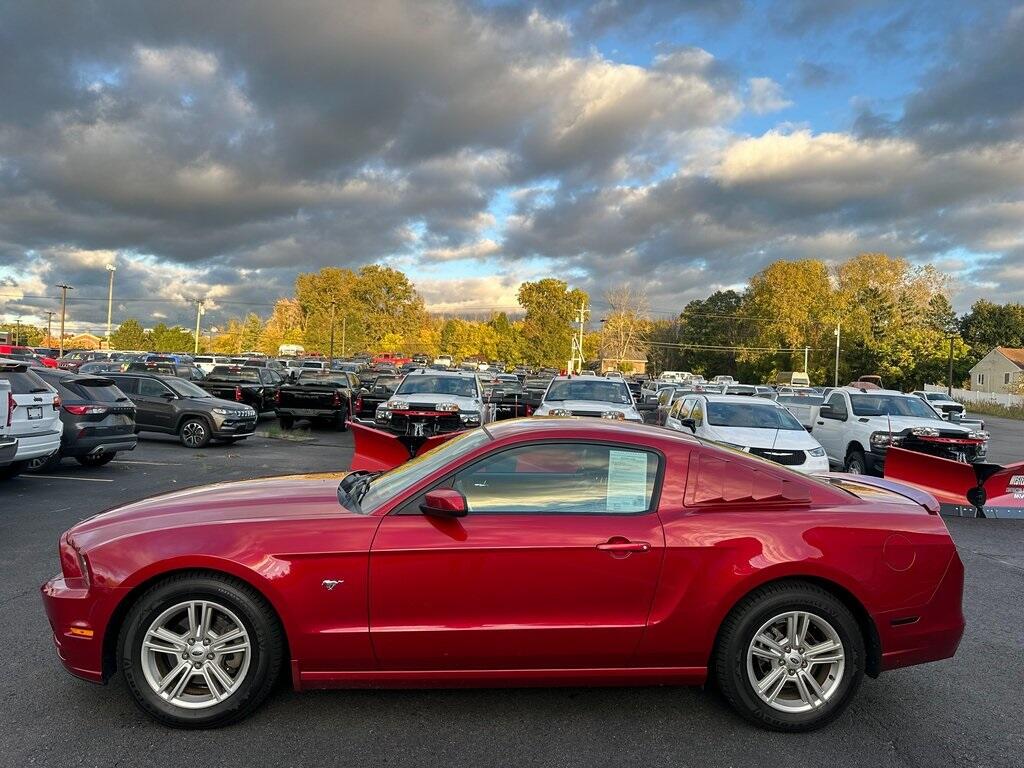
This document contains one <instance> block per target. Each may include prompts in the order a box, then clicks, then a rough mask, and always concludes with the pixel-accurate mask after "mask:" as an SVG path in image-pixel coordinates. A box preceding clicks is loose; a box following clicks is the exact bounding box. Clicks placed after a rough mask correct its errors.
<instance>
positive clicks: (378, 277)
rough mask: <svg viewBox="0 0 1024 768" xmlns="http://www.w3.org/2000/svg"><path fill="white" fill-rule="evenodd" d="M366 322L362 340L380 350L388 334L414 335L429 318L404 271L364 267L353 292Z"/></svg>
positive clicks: (354, 300)
mask: <svg viewBox="0 0 1024 768" xmlns="http://www.w3.org/2000/svg"><path fill="white" fill-rule="evenodd" d="M351 297H352V306H353V307H354V308H355V309H356V310H357V311H358V312H359V315H360V317H361V319H362V325H363V336H364V339H363V343H364V344H365V345H367V346H368V347H369V348H370V349H378V348H379V347H380V343H381V341H382V340H383V339H384V338H385V337H386V336H389V335H392V336H394V335H397V336H402V337H405V336H407V335H413V334H414V333H415V332H416V331H417V330H418V329H419V328H420V326H421V325H422V324H423V322H424V321H425V320H426V311H425V309H424V306H423V299H422V298H421V297H420V295H419V294H418V293H417V292H416V289H415V288H414V287H413V285H412V283H411V282H409V278H408V277H406V276H405V274H404V273H403V272H400V271H398V270H397V269H392V268H391V267H382V266H379V265H376V264H371V265H370V266H367V267H363V268H362V269H361V270H359V273H358V274H357V275H356V280H355V282H354V283H353V285H352V291H351Z"/></svg>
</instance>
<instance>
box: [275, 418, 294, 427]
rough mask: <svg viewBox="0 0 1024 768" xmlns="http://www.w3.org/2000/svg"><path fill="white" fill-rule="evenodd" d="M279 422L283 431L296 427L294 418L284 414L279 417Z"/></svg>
mask: <svg viewBox="0 0 1024 768" xmlns="http://www.w3.org/2000/svg"><path fill="white" fill-rule="evenodd" d="M278 420H279V421H280V422H281V429H291V428H292V427H294V426H295V417H294V416H285V415H284V414H281V415H280V416H279V417H278Z"/></svg>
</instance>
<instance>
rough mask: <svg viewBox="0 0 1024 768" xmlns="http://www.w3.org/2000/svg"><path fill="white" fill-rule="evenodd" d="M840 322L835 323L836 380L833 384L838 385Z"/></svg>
mask: <svg viewBox="0 0 1024 768" xmlns="http://www.w3.org/2000/svg"><path fill="white" fill-rule="evenodd" d="M842 333H843V331H842V324H841V323H836V380H835V386H837V387H838V386H839V339H840V338H841V337H842Z"/></svg>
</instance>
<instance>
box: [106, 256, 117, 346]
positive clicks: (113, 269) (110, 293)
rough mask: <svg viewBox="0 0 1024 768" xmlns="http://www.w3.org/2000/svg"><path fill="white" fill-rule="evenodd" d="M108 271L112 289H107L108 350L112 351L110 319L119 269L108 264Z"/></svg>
mask: <svg viewBox="0 0 1024 768" xmlns="http://www.w3.org/2000/svg"><path fill="white" fill-rule="evenodd" d="M107 271H108V272H109V273H110V287H109V288H108V289H107V349H111V346H110V318H111V317H112V315H113V312H114V272H116V271H117V267H115V266H114V265H113V264H107Z"/></svg>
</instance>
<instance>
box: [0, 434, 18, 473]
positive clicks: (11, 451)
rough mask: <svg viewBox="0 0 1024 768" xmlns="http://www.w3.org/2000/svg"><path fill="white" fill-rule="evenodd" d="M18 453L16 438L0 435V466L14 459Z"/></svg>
mask: <svg viewBox="0 0 1024 768" xmlns="http://www.w3.org/2000/svg"><path fill="white" fill-rule="evenodd" d="M17 455H18V440H17V439H16V438H13V437H0V467H3V466H6V465H7V464H10V463H11V462H12V461H14V457H15V456H17Z"/></svg>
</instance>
